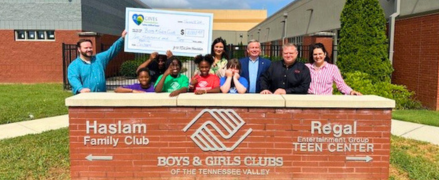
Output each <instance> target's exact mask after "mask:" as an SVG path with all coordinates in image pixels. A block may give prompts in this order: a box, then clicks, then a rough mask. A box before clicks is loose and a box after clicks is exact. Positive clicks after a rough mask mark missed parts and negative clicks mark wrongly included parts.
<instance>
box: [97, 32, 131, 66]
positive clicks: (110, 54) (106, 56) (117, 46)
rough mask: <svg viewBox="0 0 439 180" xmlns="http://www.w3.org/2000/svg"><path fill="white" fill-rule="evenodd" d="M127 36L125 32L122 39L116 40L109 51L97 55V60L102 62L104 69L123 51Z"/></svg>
mask: <svg viewBox="0 0 439 180" xmlns="http://www.w3.org/2000/svg"><path fill="white" fill-rule="evenodd" d="M126 34H127V32H126V31H125V30H123V32H122V35H121V37H120V38H119V39H118V40H116V41H115V42H114V43H113V45H111V47H110V48H109V49H108V50H106V51H104V52H101V53H98V54H96V59H97V60H99V61H101V63H102V65H103V66H104V67H106V66H107V65H108V63H109V62H110V61H111V60H112V59H113V58H114V57H115V56H116V55H117V54H118V53H119V52H120V51H121V50H122V48H123V42H124V38H125V36H126Z"/></svg>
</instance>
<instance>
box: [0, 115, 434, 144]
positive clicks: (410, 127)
mask: <svg viewBox="0 0 439 180" xmlns="http://www.w3.org/2000/svg"><path fill="white" fill-rule="evenodd" d="M68 126H69V117H68V115H62V116H55V117H50V118H43V119H37V120H32V121H23V122H18V123H11V124H5V125H0V140H2V139H7V138H13V137H18V136H24V135H27V134H38V133H42V132H44V131H49V130H53V129H60V128H63V127H68ZM392 134H393V135H396V136H402V137H405V138H409V139H415V140H420V141H426V142H429V143H432V144H436V145H439V127H434V126H427V125H422V124H416V123H410V122H404V121H399V120H392Z"/></svg>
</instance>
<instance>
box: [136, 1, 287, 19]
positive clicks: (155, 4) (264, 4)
mask: <svg viewBox="0 0 439 180" xmlns="http://www.w3.org/2000/svg"><path fill="white" fill-rule="evenodd" d="M141 1H143V2H144V3H146V4H147V5H148V6H150V7H151V8H178V9H267V15H268V16H271V15H272V14H273V13H275V12H277V11H278V10H280V9H282V8H283V7H285V6H286V5H287V4H289V3H291V2H293V1H294V0H141Z"/></svg>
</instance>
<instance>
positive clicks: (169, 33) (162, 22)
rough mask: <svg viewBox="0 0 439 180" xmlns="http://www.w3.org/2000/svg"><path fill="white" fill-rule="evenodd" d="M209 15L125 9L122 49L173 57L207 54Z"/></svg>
mask: <svg viewBox="0 0 439 180" xmlns="http://www.w3.org/2000/svg"><path fill="white" fill-rule="evenodd" d="M212 23H213V15H212V14H208V13H192V12H177V11H162V10H152V9H139V8H127V9H126V20H125V26H126V27H125V28H126V30H127V32H128V34H127V37H125V52H136V53H152V52H154V51H157V52H158V53H159V54H165V53H166V51H167V50H171V51H172V53H173V54H174V55H177V56H195V55H198V54H203V55H204V54H210V46H211V39H212Z"/></svg>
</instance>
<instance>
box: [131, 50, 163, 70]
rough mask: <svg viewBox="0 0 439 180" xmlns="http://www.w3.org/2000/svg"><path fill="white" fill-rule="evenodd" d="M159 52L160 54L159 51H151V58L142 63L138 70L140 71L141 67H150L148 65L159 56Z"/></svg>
mask: <svg viewBox="0 0 439 180" xmlns="http://www.w3.org/2000/svg"><path fill="white" fill-rule="evenodd" d="M158 54H159V53H157V52H153V53H151V55H150V56H149V58H148V59H147V60H146V61H145V62H143V63H142V64H140V65H139V67H137V70H136V72H137V71H139V69H142V68H144V67H148V65H149V64H150V63H151V62H152V61H154V60H155V59H156V58H157V55H158Z"/></svg>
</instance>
